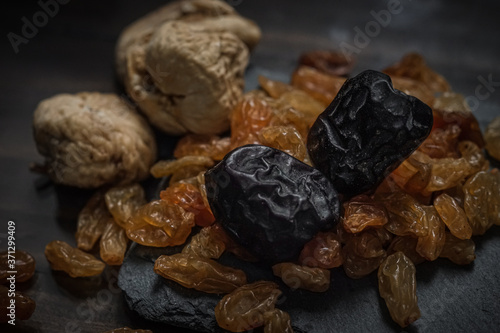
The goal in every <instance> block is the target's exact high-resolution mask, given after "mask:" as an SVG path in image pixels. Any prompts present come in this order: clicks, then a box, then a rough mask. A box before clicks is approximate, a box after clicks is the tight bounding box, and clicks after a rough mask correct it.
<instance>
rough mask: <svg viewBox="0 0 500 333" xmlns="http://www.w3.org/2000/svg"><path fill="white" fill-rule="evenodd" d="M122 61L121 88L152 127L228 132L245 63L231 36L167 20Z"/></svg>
mask: <svg viewBox="0 0 500 333" xmlns="http://www.w3.org/2000/svg"><path fill="white" fill-rule="evenodd" d="M125 58H126V73H125V78H124V81H125V89H126V91H127V93H128V94H129V95H130V97H131V98H132V99H133V100H134V102H136V103H137V104H138V106H139V108H140V109H141V110H142V112H143V113H144V114H145V115H146V116H147V118H148V119H149V121H150V122H151V123H152V124H154V125H155V126H156V127H158V128H160V129H161V130H162V131H164V132H166V133H168V134H171V135H180V134H185V133H188V132H191V133H196V134H218V133H221V132H224V131H225V130H227V129H228V125H229V122H228V119H227V115H228V114H229V112H230V110H231V109H232V108H233V107H234V105H235V104H236V103H237V101H238V99H239V98H240V97H241V94H242V91H243V86H244V78H243V74H244V70H245V67H246V65H247V63H248V59H249V52H248V48H247V47H246V46H245V44H244V43H243V42H242V41H241V40H240V39H239V38H238V37H237V36H236V35H234V34H232V33H230V32H218V31H217V32H213V31H207V30H203V28H202V27H200V26H197V25H195V24H190V23H188V22H184V21H169V22H166V23H164V24H163V25H161V26H160V27H158V29H156V30H155V31H154V33H153V34H152V36H151V38H150V40H149V41H148V42H147V43H145V44H144V45H134V46H132V47H130V48H129V49H128V51H127V54H126V57H125Z"/></svg>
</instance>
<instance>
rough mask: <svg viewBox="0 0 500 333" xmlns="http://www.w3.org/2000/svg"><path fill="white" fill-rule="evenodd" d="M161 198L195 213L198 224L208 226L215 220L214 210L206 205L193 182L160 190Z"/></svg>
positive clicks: (177, 184) (195, 220)
mask: <svg viewBox="0 0 500 333" xmlns="http://www.w3.org/2000/svg"><path fill="white" fill-rule="evenodd" d="M160 198H161V199H162V200H164V201H166V202H168V203H170V204H173V205H178V206H180V207H182V208H183V209H184V210H185V211H187V212H191V213H193V214H194V222H195V224H196V225H198V226H202V227H206V226H209V225H211V224H213V223H214V221H215V218H214V216H213V214H212V212H211V211H210V209H208V208H207V206H205V203H204V201H203V197H202V195H201V193H200V190H199V189H198V188H197V187H196V186H194V185H192V184H184V183H176V184H174V185H172V186H169V187H167V189H165V190H164V191H161V192H160Z"/></svg>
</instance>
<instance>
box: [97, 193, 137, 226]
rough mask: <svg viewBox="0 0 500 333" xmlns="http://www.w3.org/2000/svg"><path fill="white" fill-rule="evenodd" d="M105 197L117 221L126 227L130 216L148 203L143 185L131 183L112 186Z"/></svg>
mask: <svg viewBox="0 0 500 333" xmlns="http://www.w3.org/2000/svg"><path fill="white" fill-rule="evenodd" d="M104 199H105V201H106V206H107V207H108V210H109V212H110V213H111V215H113V218H114V219H115V222H116V223H117V224H118V225H119V226H120V227H122V228H125V226H126V224H127V220H128V219H129V218H130V216H132V214H133V213H134V212H135V211H136V210H137V209H138V208H139V207H141V206H142V205H144V204H145V203H146V194H145V193H144V189H143V188H142V186H141V185H139V184H131V185H127V186H116V187H112V188H110V189H109V190H107V191H106V194H105V196H104Z"/></svg>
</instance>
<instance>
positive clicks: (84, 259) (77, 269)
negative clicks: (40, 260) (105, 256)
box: [45, 241, 106, 277]
mask: <svg viewBox="0 0 500 333" xmlns="http://www.w3.org/2000/svg"><path fill="white" fill-rule="evenodd" d="M45 257H46V258H47V260H48V262H49V263H50V267H51V268H52V269H53V270H55V271H64V272H66V273H68V274H69V276H71V277H87V276H95V275H99V274H101V273H102V271H103V270H104V268H105V267H106V265H105V264H104V263H103V262H102V261H100V260H98V259H96V258H95V257H94V256H93V255H91V254H89V253H85V252H83V251H82V250H80V249H77V248H74V247H72V246H71V245H69V244H68V243H65V242H63V241H52V242H50V243H49V244H47V246H46V247H45Z"/></svg>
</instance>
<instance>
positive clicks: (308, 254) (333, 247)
mask: <svg viewBox="0 0 500 333" xmlns="http://www.w3.org/2000/svg"><path fill="white" fill-rule="evenodd" d="M343 261H344V259H343V257H342V244H341V242H340V237H339V236H337V234H335V233H333V232H330V231H327V232H318V233H317V234H316V236H314V238H313V239H311V240H310V241H309V242H307V243H306V245H304V248H303V249H302V251H301V252H300V256H299V263H300V264H301V265H304V266H309V267H320V268H325V269H330V268H334V267H339V266H340V265H342V262H343Z"/></svg>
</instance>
